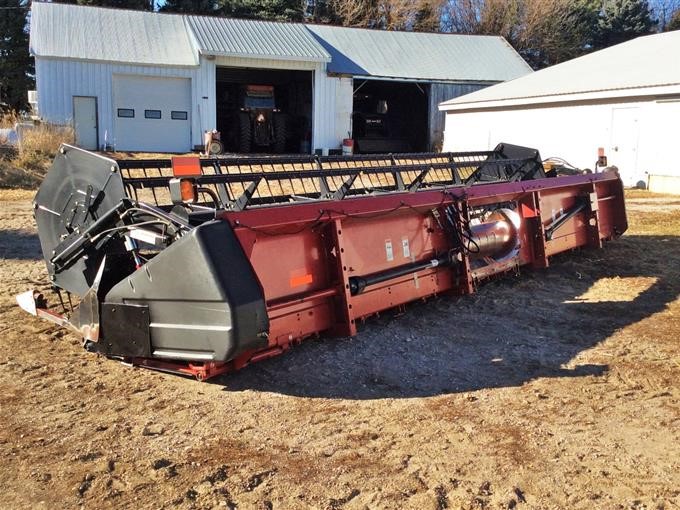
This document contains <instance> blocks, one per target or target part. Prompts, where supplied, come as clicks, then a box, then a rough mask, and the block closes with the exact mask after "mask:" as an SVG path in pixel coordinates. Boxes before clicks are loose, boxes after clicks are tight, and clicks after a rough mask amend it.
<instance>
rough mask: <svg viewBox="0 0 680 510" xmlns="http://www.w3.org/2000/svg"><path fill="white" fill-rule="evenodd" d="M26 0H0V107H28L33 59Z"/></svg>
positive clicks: (5, 108)
mask: <svg viewBox="0 0 680 510" xmlns="http://www.w3.org/2000/svg"><path fill="white" fill-rule="evenodd" d="M27 13H28V4H27V2H26V1H25V0H0V108H2V109H3V110H8V111H11V110H15V111H19V112H21V111H26V110H28V97H27V92H28V90H29V89H30V88H32V87H33V78H32V74H33V59H32V58H31V56H30V55H29V53H28V32H27V31H26V15H27Z"/></svg>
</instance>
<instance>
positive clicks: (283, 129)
mask: <svg viewBox="0 0 680 510" xmlns="http://www.w3.org/2000/svg"><path fill="white" fill-rule="evenodd" d="M287 138H288V118H287V117H286V116H285V115H282V114H278V115H274V152H276V153H278V154H283V153H284V152H286V139H287Z"/></svg>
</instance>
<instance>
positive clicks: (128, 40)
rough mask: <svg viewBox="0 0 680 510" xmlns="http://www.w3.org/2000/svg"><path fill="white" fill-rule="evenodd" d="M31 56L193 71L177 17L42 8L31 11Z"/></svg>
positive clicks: (96, 9)
mask: <svg viewBox="0 0 680 510" xmlns="http://www.w3.org/2000/svg"><path fill="white" fill-rule="evenodd" d="M31 53H32V54H33V55H36V56H39V57H62V58H73V59H81V60H101V61H109V62H124V63H130V64H149V65H165V66H195V65H198V55H197V54H196V51H195V50H194V48H193V46H192V44H191V41H190V39H189V34H188V33H187V30H186V27H185V25H184V19H183V18H182V16H177V15H169V14H164V15H159V14H156V13H152V12H143V11H128V10H122V9H106V8H101V7H87V6H81V5H66V4H55V3H42V2H33V4H32V6H31Z"/></svg>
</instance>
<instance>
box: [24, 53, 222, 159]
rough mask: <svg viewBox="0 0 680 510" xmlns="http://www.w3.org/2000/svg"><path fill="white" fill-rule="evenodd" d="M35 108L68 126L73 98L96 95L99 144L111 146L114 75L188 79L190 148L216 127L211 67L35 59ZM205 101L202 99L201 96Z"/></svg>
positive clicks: (52, 120)
mask: <svg viewBox="0 0 680 510" xmlns="http://www.w3.org/2000/svg"><path fill="white" fill-rule="evenodd" d="M35 61H36V77H37V90H38V108H39V110H40V115H41V117H42V118H43V119H45V120H46V121H48V122H53V123H56V124H69V123H71V121H72V116H73V112H72V98H73V96H78V95H80V96H95V97H97V104H98V109H99V112H98V113H99V145H100V146H103V145H105V144H107V143H108V144H109V145H111V144H112V143H113V140H114V139H115V132H114V125H113V124H114V123H113V93H112V80H113V75H114V74H130V75H144V76H168V77H176V78H191V82H192V87H191V89H192V123H191V138H192V144H193V145H200V144H202V132H203V131H204V130H205V129H212V128H214V127H215V111H214V109H215V92H214V90H215V71H214V64H210V63H204V65H202V66H201V67H200V68H195V69H187V68H170V67H149V66H134V65H122V64H110V63H104V62H81V61H74V60H64V59H45V58H40V57H36V59H35ZM204 95H205V96H207V97H208V99H207V100H203V99H202V97H203V96H204ZM206 102H207V103H208V106H207V107H206V108H207V110H208V114H207V115H203V114H202V112H201V115H198V109H199V106H198V105H200V104H204V103H206Z"/></svg>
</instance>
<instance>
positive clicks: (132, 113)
mask: <svg viewBox="0 0 680 510" xmlns="http://www.w3.org/2000/svg"><path fill="white" fill-rule="evenodd" d="M113 106H114V109H113V115H114V118H115V133H114V137H115V146H116V150H119V151H144V152H188V151H189V150H191V80H190V79H188V78H158V77H149V76H128V75H119V76H114V77H113Z"/></svg>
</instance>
